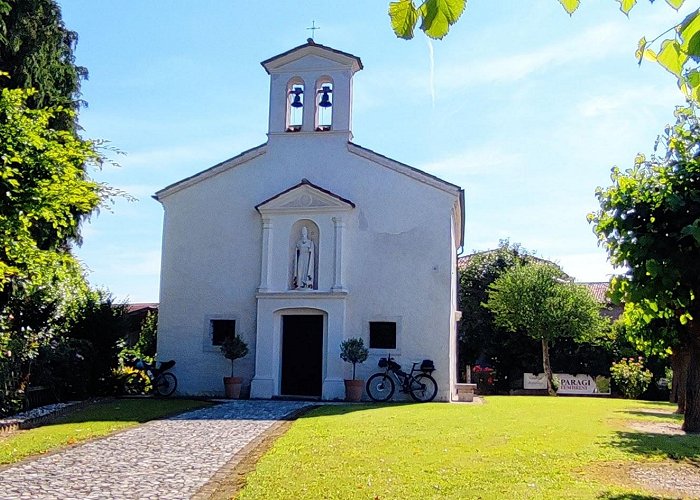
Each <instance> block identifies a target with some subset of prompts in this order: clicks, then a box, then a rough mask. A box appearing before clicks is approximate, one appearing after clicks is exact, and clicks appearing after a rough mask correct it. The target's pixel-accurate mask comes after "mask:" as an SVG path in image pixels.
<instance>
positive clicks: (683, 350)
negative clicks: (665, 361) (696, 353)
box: [670, 345, 690, 414]
mask: <svg viewBox="0 0 700 500" xmlns="http://www.w3.org/2000/svg"><path fill="white" fill-rule="evenodd" d="M689 362H690V353H689V352H688V347H687V346H685V345H682V346H679V347H678V348H676V349H674V351H673V354H672V355H671V369H672V370H673V382H672V385H671V394H670V400H671V403H677V404H678V408H677V409H676V413H680V414H682V413H685V387H686V380H687V378H688V363H689Z"/></svg>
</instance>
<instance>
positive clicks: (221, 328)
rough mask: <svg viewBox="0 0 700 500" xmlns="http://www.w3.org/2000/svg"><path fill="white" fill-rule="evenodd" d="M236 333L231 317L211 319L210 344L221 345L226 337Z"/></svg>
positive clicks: (234, 323) (234, 322)
mask: <svg viewBox="0 0 700 500" xmlns="http://www.w3.org/2000/svg"><path fill="white" fill-rule="evenodd" d="M234 335H236V321H235V320H233V319H213V320H211V344H212V345H223V343H224V340H226V338H227V337H233V336H234Z"/></svg>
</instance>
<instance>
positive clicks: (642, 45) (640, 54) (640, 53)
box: [634, 36, 647, 64]
mask: <svg viewBox="0 0 700 500" xmlns="http://www.w3.org/2000/svg"><path fill="white" fill-rule="evenodd" d="M646 48H647V39H646V37H644V36H643V37H642V38H640V39H639V43H638V44H637V50H636V51H635V52H634V57H636V58H637V62H638V63H639V64H642V59H643V58H644V49H646Z"/></svg>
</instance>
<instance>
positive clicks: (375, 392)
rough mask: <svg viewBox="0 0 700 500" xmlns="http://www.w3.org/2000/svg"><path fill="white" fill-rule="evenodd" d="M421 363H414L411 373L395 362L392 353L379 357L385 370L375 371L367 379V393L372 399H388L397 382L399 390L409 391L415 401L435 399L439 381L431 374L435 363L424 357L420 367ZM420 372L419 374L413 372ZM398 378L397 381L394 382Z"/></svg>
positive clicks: (380, 364)
mask: <svg viewBox="0 0 700 500" xmlns="http://www.w3.org/2000/svg"><path fill="white" fill-rule="evenodd" d="M418 364H419V363H413V367H412V368H411V373H406V372H404V371H402V370H401V365H400V364H398V363H397V362H395V361H394V360H393V359H392V357H391V355H389V356H387V357H386V358H380V359H379V364H378V365H379V368H384V372H381V373H375V374H374V375H372V376H371V377H370V378H369V379H368V380H367V387H366V389H367V394H368V395H369V397H370V399H371V400H372V401H377V402H383V401H388V400H389V399H391V397H392V396H393V395H394V391H395V390H396V383H398V384H399V387H400V388H401V389H400V390H399V392H402V393H408V394H409V395H410V396H411V398H413V400H414V401H418V402H420V403H426V402H428V401H432V400H433V399H435V396H436V395H437V391H438V385H437V382H435V379H434V378H433V377H432V376H431V373H433V372H434V371H435V365H434V363H433V362H432V361H431V360H429V359H424V360H423V361H422V362H421V363H420V367H418V368H416V365H418ZM416 372H418V375H416V376H414V375H413V374H414V373H416ZM394 380H396V383H395V382H394Z"/></svg>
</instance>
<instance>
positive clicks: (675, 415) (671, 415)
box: [617, 410, 683, 421]
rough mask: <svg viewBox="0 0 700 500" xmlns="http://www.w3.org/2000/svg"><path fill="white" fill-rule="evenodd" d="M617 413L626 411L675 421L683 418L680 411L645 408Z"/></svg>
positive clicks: (640, 415)
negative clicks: (668, 411) (671, 411)
mask: <svg viewBox="0 0 700 500" xmlns="http://www.w3.org/2000/svg"><path fill="white" fill-rule="evenodd" d="M617 413H626V414H628V415H635V416H639V417H658V418H670V419H673V420H677V421H682V420H683V415H681V414H680V413H665V412H662V411H651V410H649V411H646V410H621V411H619V412H617Z"/></svg>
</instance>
